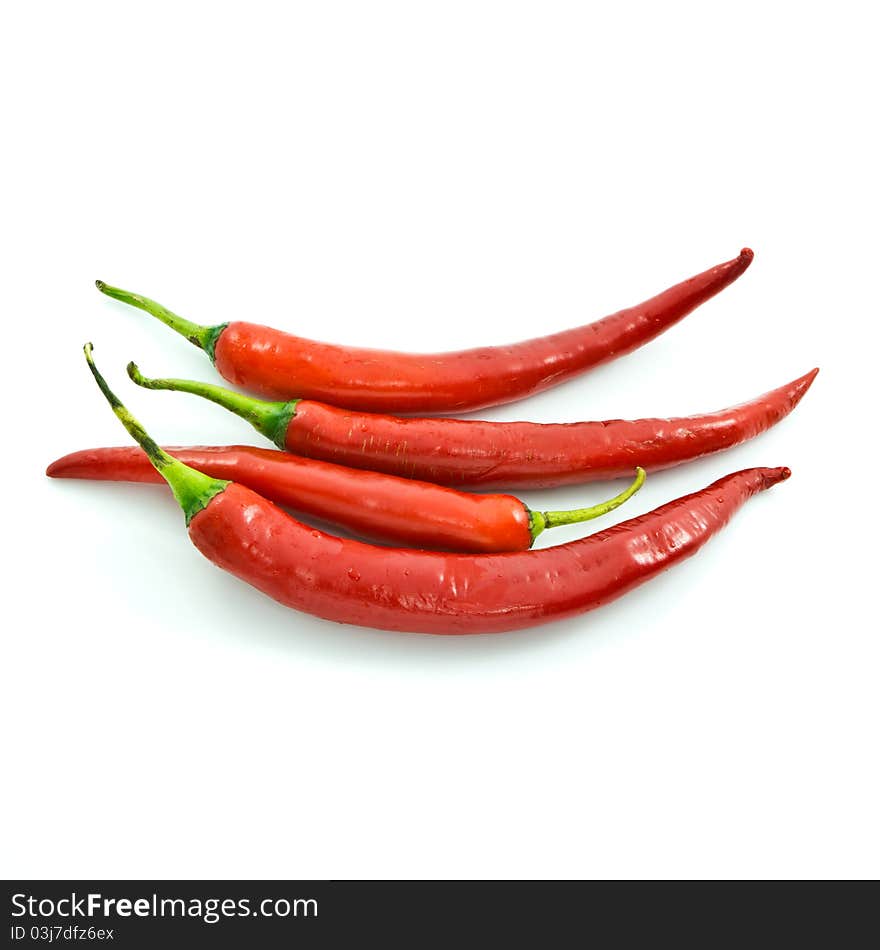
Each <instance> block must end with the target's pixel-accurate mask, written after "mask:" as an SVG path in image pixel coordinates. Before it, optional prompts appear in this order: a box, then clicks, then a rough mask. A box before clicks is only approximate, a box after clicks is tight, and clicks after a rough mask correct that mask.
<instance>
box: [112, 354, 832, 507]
mask: <svg viewBox="0 0 880 950" xmlns="http://www.w3.org/2000/svg"><path fill="white" fill-rule="evenodd" d="M818 372H819V371H818V369H814V370H812V371H811V372H809V373H807V374H806V375H804V376H801V377H800V378H799V379H796V380H794V381H793V382H791V383H787V384H786V385H785V386H781V387H780V388H779V389H774V390H772V391H771V392H769V393H765V394H764V395H763V396H759V397H758V398H757V399H753V400H752V401H751V402H746V403H743V404H742V405H740V406H734V407H733V408H731V409H722V410H720V411H719V412H713V413H709V414H707V415H701V416H689V417H684V418H678V419H638V420H629V421H628V420H621V419H612V420H611V421H608V422H570V423H537V422H483V421H479V420H473V419H467V420H464V419H437V418H424V419H416V418H408V419H403V418H399V417H397V416H383V415H372V414H368V413H358V412H352V411H350V410H346V409H337V408H336V407H334V406H328V405H325V404H324V403H320V402H312V401H311V400H306V399H301V400H294V401H293V402H287V403H284V402H261V401H260V400H258V399H254V398H252V397H250V396H242V395H240V394H239V393H234V392H231V391H230V390H228V389H224V388H222V387H221V386H215V385H213V384H212V383H197V382H192V381H190V380H180V379H146V378H145V377H143V376H142V375H141V373H140V371H139V370H138V368H137V367H136V366H135V365H134V363H130V364H129V367H128V373H129V376H131V378H132V379H133V380H134V382H136V383H137V384H138V385H140V386H145V387H147V388H148V389H169V390H176V391H181V392H189V393H194V394H196V395H199V396H203V397H204V398H206V399H210V400H212V401H213V402H216V403H218V404H220V405H221V406H224V407H225V408H227V409H229V410H231V411H232V412H234V413H236V414H237V415H239V416H241V417H242V418H244V419H246V420H247V421H248V422H250V423H251V425H253V426H254V428H255V429H257V431H258V432H262V433H263V435H265V436H266V437H267V438H270V439H272V440H273V441H274V442H275V444H276V445H278V446H279V448H283V449H286V450H287V451H289V452H293V453H294V454H296V455H306V456H309V457H312V458H320V459H325V460H326V461H329V462H337V463H339V464H341V465H348V466H351V467H353V468H368V469H372V470H374V471H381V472H388V473H390V474H393V475H403V476H406V477H409V478H418V479H421V480H422V481H426V482H435V483H437V484H442V485H478V486H480V487H481V488H489V487H499V486H500V487H507V488H510V487H514V486H516V487H519V488H549V487H552V486H555V485H567V484H574V483H577V482H586V481H596V480H598V479H610V478H620V477H622V476H627V475H629V474H631V473H632V471H633V469H634V468H635V467H636V466H637V465H639V466H641V467H642V468H644V469H646V470H647V471H649V472H651V471H656V470H657V469H662V468H669V467H670V466H673V465H679V464H681V463H682V462H689V461H691V460H692V459H696V458H700V457H701V456H703V455H708V454H709V453H711V452H718V451H720V450H721V449H727V448H730V447H731V446H733V445H737V444H739V443H740V442H744V441H746V440H747V439H751V438H753V437H754V436H756V435H758V434H759V433H760V432H763V431H764V430H765V429H769V428H770V426H772V425H775V424H776V423H777V422H779V420H780V419H783V418H785V416H787V415H788V414H789V413H790V412H791V410H792V409H794V407H795V406H796V405H797V404H798V402H800V400H801V398H802V397H803V395H804V393H805V392H806V391H807V390H808V389H809V388H810V384H811V383H812V382H813V379H814V378H815V376H816V373H818Z"/></svg>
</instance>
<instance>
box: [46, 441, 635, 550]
mask: <svg viewBox="0 0 880 950" xmlns="http://www.w3.org/2000/svg"><path fill="white" fill-rule="evenodd" d="M166 451H167V452H168V453H169V454H170V455H172V456H173V457H174V458H176V459H178V460H179V461H181V462H184V463H186V464H187V465H190V466H191V467H192V468H195V469H198V471H200V472H204V473H205V474H206V475H211V476H213V477H214V478H226V479H231V480H233V481H236V482H238V483H239V484H241V485H246V486H247V487H248V488H252V489H253V490H254V491H255V492H257V493H258V494H260V495H263V496H264V497H265V498H268V499H270V500H271V501H275V502H277V503H278V504H280V505H287V506H288V507H290V508H294V509H296V510H297V511H299V512H302V513H304V514H308V515H313V516H314V517H317V518H321V519H322V520H324V521H328V522H330V523H331V524H337V525H343V526H344V527H347V528H351V529H352V530H354V531H356V532H357V533H358V534H362V535H364V536H365V537H371V538H378V539H380V540H385V541H392V542H394V543H396V544H402V545H405V546H407V547H415V548H436V549H440V550H446V551H473V552H482V553H489V552H496V551H527V550H528V549H529V548H530V547H531V546H532V544H533V543H534V541H535V539H536V538H537V537H538V535H539V534H541V532H542V531H543V530H544V529H545V528H554V527H557V526H558V525H563V524H577V523H579V522H582V521H591V520H592V519H593V518H598V517H600V516H601V515H604V514H607V513H608V512H609V511H613V510H614V509H615V508H617V507H619V506H620V505H622V504H623V503H624V502H625V501H626V500H627V499H628V498H631V497H632V496H633V495H634V494H635V493H636V492H637V491H638V490H639V488H641V486H642V483H643V482H644V480H645V472H644V470H643V469H637V470H636V477H635V480H634V481H633V483H632V484H631V485H630V486H629V487H628V488H627V489H626V490H625V491H623V492H621V493H620V494H619V495H617V496H615V497H614V498H611V499H609V500H608V501H605V502H601V503H600V504H598V505H593V506H591V507H589V508H579V509H575V510H572V511H532V510H531V509H529V508H527V507H526V506H525V505H524V504H523V503H522V502H521V501H520V500H519V499H518V498H514V497H513V495H475V494H470V493H467V492H460V491H456V490H455V489H453V488H441V487H440V486H439V485H432V484H430V483H428V482H418V481H413V480H412V479H408V478H398V477H397V476H394V475H383V474H380V473H378V472H365V471H362V470H361V469H354V468H346V467H345V466H343V465H334V464H332V463H331V462H317V461H315V460H314V459H307V458H300V457H298V456H296V455H288V454H287V453H286V452H277V451H275V450H273V449H257V448H254V447H253V446H247V445H233V446H227V447H216V446H198V447H195V448H169V449H166ZM46 474H47V475H49V476H50V477H52V478H86V479H92V480H101V481H124V482H159V483H161V482H162V476H161V475H160V474H159V473H158V472H157V471H156V469H155V468H154V467H153V465H152V463H151V462H150V460H149V459H148V458H147V456H146V455H145V454H144V453H143V452H142V451H141V450H140V449H139V448H138V447H137V446H134V445H132V446H125V447H122V448H106V449H85V450H83V451H80V452H73V453H71V454H70V455H65V456H64V457H63V458H60V459H57V460H56V461H54V462H53V463H52V464H51V465H50V466H49V467H48V468H47V469H46Z"/></svg>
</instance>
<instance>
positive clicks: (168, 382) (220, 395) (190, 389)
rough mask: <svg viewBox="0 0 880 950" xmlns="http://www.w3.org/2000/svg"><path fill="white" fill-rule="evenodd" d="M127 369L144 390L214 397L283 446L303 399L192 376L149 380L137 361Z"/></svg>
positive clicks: (216, 400) (280, 447) (280, 446)
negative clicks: (271, 396) (276, 397)
mask: <svg viewBox="0 0 880 950" xmlns="http://www.w3.org/2000/svg"><path fill="white" fill-rule="evenodd" d="M127 369H128V375H129V377H130V378H131V381H132V382H133V383H137V384H138V386H143V387H144V389H167V390H168V391H169V392H175V393H192V394H193V395H194V396H201V397H202V398H203V399H210V400H211V402H216V403H217V405H218V406H223V408H224V409H228V410H229V411H230V412H234V413H235V414H236V415H237V416H241V418H242V419H244V420H245V421H246V422H249V423H250V424H251V425H252V426H253V427H254V428H255V429H256V430H257V432H259V433H261V434H262V435H264V436H265V437H266V438H267V439H269V440H270V441H272V442H274V443H275V445H277V446H278V448H279V449H283V448H284V446H285V442H284V440H285V436H286V435H287V427H288V425H290V420H291V419H292V418H293V417H294V416H295V415H296V406H297V403H298V402H299V399H292V400H291V401H290V402H266V401H265V400H263V399H254V398H253V397H252V396H243V395H242V394H241V393H236V392H233V391H232V390H231V389H226V388H225V387H224V386H217V385H215V384H214V383H200V382H196V381H195V380H192V379H149V378H148V377H147V376H144V375H143V373H141V371H140V370H139V369H138V368H137V365H136V364H135V363H129V364H128V367H127Z"/></svg>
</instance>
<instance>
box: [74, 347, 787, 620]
mask: <svg viewBox="0 0 880 950" xmlns="http://www.w3.org/2000/svg"><path fill="white" fill-rule="evenodd" d="M86 358H87V359H88V361H89V366H90V367H91V370H92V373H93V374H94V376H95V379H96V380H97V382H98V385H99V386H100V387H101V390H102V391H103V393H104V395H105V396H106V398H107V400H108V401H109V402H110V404H111V406H112V407H113V411H114V412H115V413H116V415H117V416H118V417H119V419H120V420H121V421H122V423H123V425H124V426H125V427H126V429H128V431H129V432H130V433H131V435H132V436H133V437H134V438H135V440H136V441H137V442H138V443H139V444H140V446H141V447H142V448H143V449H144V451H145V452H146V453H147V455H148V457H149V458H150V461H151V462H152V463H153V464H154V465H155V466H156V469H157V470H158V471H159V472H160V474H161V475H162V477H163V478H164V479H165V480H166V481H167V482H168V484H169V485H170V486H171V489H172V491H173V492H174V495H175V497H176V498H177V500H178V502H179V504H180V506H181V508H182V509H183V511H184V513H185V515H186V521H187V525H188V527H189V536H190V539H191V540H192V542H193V544H195V546H196V547H197V548H198V549H199V550H200V551H201V552H202V554H204V555H205V557H207V558H208V559H209V560H211V561H213V562H214V563H215V564H216V565H218V566H219V567H222V568H223V569H224V570H226V571H229V572H230V573H232V574H235V575H236V576H237V577H240V578H241V579H242V580H245V581H247V582H248V583H249V584H251V585H253V586H254V587H256V588H257V589H259V590H261V591H263V592H264V593H266V594H268V595H269V596H270V597H273V598H274V599H275V600H278V601H280V602H281V603H282V604H286V605H287V606H289V607H295V608H297V609H298V610H303V611H306V612H307V613H311V614H315V615H317V616H319V617H325V618H327V619H328V620H336V621H339V622H341V623H356V624H360V625H361V626H365V627H378V628H381V629H386V630H406V631H412V632H419V633H443V634H465V633H498V632H501V631H505V630H514V629H517V628H520V627H528V626H532V625H534V624H539V623H543V622H545V621H549V620H555V619H559V618H562V617H569V616H572V615H574V614H579V613H583V612H585V611H587V610H591V609H593V608H594V607H598V606H600V605H602V604H605V603H607V602H609V601H611V600H614V599H615V598H617V597H619V596H621V595H622V594H624V593H626V592H627V591H629V590H632V589H633V588H634V587H637V586H638V585H639V584H641V583H643V582H644V581H646V580H648V579H649V578H651V577H653V576H655V575H656V574H659V573H660V572H661V571H664V570H666V568H668V567H671V566H672V565H673V564H675V563H676V562H677V561H680V560H683V559H684V558H686V557H689V556H690V555H692V554H694V553H696V552H697V551H698V550H699V549H700V548H701V547H702V546H703V544H705V542H706V541H707V540H708V539H709V538H710V537H712V535H713V534H715V532H717V531H718V530H719V529H720V528H721V527H723V526H724V525H725V524H726V523H727V522H728V521H729V519H730V518H731V517H732V516H733V514H734V512H736V511H737V509H738V508H739V507H740V506H741V505H742V504H743V503H744V502H745V501H746V500H747V499H748V498H750V497H751V496H752V495H754V494H756V493H757V492H760V491H763V490H764V489H766V488H769V487H770V486H771V485H775V484H776V483H777V482H780V481H782V480H783V479H786V478H788V476H789V475H790V474H791V473H790V472H789V470H788V469H787V468H750V469H746V470H745V471H742V472H736V473H734V474H733V475H728V476H726V477H725V478H721V479H719V480H718V481H717V482H714V483H713V484H712V485H710V486H709V487H708V488H705V489H703V490H702V491H698V492H694V494H692V495H686V496H684V497H683V498H679V499H678V500H676V501H673V502H671V503H670V504H668V505H664V506H663V507H661V508H657V509H655V510H654V511H652V512H650V513H649V514H647V515H643V516H642V517H640V518H634V519H633V520H631V521H625V522H623V523H622V524H619V525H617V526H616V527H614V528H611V529H609V530H607V531H603V532H600V533H599V534H594V535H592V536H591V537H588V538H582V539H581V540H579V541H573V542H571V543H569V544H563V545H559V546H558V547H552V548H544V549H543V550H540V551H523V552H515V553H508V554H441V553H436V552H431V551H411V550H406V549H404V548H378V547H374V546H373V545H369V544H364V543H363V542H360V541H348V540H344V539H340V538H335V537H333V536H332V535H329V534H325V533H324V532H322V531H318V530H316V529H314V528H309V527H307V526H306V525H303V524H302V523H301V522H299V521H296V520H295V519H294V518H292V517H291V516H290V515H288V514H286V513H285V512H284V511H282V510H281V509H280V508H278V507H276V506H275V505H274V504H272V502H270V501H267V500H266V499H265V498H263V497H262V496H261V495H258V494H257V493H256V492H254V491H251V489H249V488H245V487H244V486H242V485H237V484H235V483H234V482H228V481H219V480H217V479H215V478H211V477H210V476H208V475H204V474H202V473H201V472H198V471H196V470H195V469H193V468H190V467H189V466H188V465H184V464H183V462H180V461H178V460H177V459H174V458H172V457H171V456H170V455H168V453H167V452H164V451H163V450H162V449H161V448H160V447H159V446H158V445H157V444H156V443H155V442H153V440H152V439H151V438H150V437H149V436H148V435H147V433H146V432H145V430H144V429H143V428H142V427H141V425H140V424H139V423H138V422H137V420H135V419H134V417H133V416H131V415H130V413H129V412H128V411H127V410H126V409H125V407H124V406H123V405H122V403H121V402H120V401H119V400H118V399H117V398H116V396H115V395H114V394H113V393H112V392H111V391H110V389H109V387H108V386H107V383H106V382H105V381H104V379H103V378H102V376H101V375H100V373H99V372H98V370H97V369H96V368H95V366H94V363H93V362H92V358H91V345H90V344H87V345H86Z"/></svg>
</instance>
